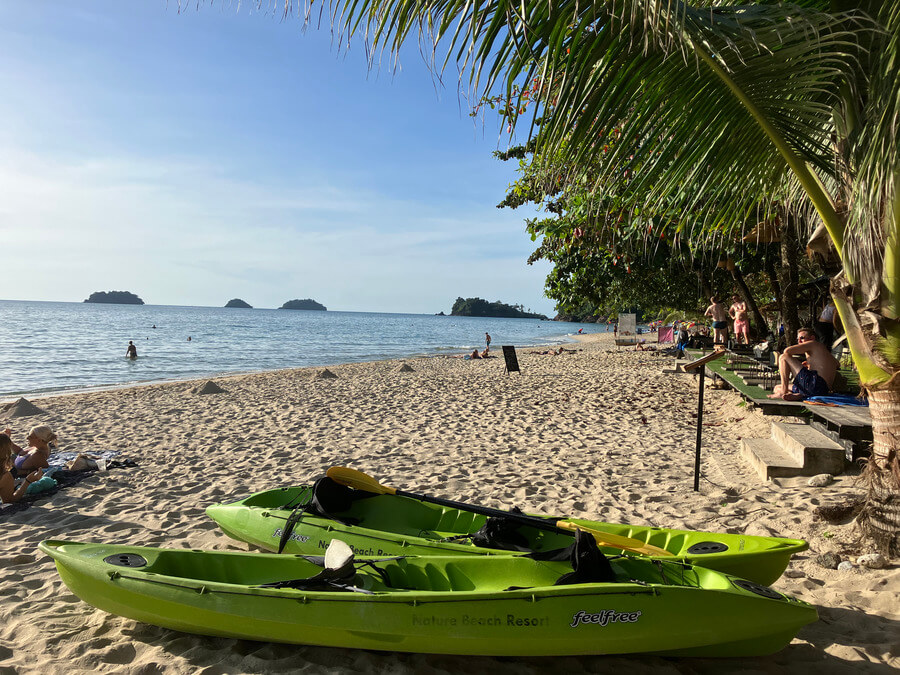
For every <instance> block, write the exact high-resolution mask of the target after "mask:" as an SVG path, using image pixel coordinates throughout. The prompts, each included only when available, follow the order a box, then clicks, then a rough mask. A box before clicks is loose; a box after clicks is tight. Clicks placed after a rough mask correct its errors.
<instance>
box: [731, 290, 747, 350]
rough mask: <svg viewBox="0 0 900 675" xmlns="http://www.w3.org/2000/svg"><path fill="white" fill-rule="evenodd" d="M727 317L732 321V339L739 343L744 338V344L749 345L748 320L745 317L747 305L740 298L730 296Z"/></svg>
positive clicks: (735, 295)
mask: <svg viewBox="0 0 900 675" xmlns="http://www.w3.org/2000/svg"><path fill="white" fill-rule="evenodd" d="M728 315H729V316H730V317H731V318H732V319H733V320H734V337H735V339H736V340H737V341H738V344H740V342H741V337H742V336H743V338H744V344H748V345H749V344H750V320H749V319H748V317H747V303H746V302H744V301H743V300H742V299H741V296H739V295H737V294H734V295H732V296H731V307H730V308H729V310H728Z"/></svg>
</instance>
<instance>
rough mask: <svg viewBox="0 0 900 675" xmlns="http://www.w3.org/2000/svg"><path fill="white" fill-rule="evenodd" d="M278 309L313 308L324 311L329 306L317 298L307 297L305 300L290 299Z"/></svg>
mask: <svg viewBox="0 0 900 675" xmlns="http://www.w3.org/2000/svg"><path fill="white" fill-rule="evenodd" d="M278 309H312V310H315V311H318V312H324V311H326V309H327V308H326V307H325V305H323V304H321V303H319V302H316V301H315V300H311V299H310V298H306V299H304V300H288V301H287V302H286V303H284V304H283V305H282V306H281V307H279V308H278Z"/></svg>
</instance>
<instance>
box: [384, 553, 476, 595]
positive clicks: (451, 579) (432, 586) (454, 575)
mask: <svg viewBox="0 0 900 675" xmlns="http://www.w3.org/2000/svg"><path fill="white" fill-rule="evenodd" d="M382 570H383V571H384V572H385V574H386V575H387V578H388V580H389V583H390V586H391V587H392V588H397V589H404V590H410V591H471V590H474V589H475V584H474V582H473V581H472V580H471V579H470V578H469V577H468V576H466V575H465V574H464V573H462V572H461V571H459V570H457V569H456V568H455V567H454V566H453V565H452V564H451V565H446V566H438V565H435V564H432V563H428V564H426V565H408V564H406V562H405V561H403V560H398V561H397V562H395V563H391V564H389V565H386V566H385V567H383V568H382Z"/></svg>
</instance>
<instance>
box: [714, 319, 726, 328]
mask: <svg viewBox="0 0 900 675" xmlns="http://www.w3.org/2000/svg"><path fill="white" fill-rule="evenodd" d="M713 328H715V329H716V330H722V329H723V328H726V329H727V328H728V322H727V321H713Z"/></svg>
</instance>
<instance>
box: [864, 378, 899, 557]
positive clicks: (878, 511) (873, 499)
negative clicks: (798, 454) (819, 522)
mask: <svg viewBox="0 0 900 675" xmlns="http://www.w3.org/2000/svg"><path fill="white" fill-rule="evenodd" d="M868 391H869V412H870V414H871V415H872V438H873V442H872V457H871V459H870V460H869V464H868V466H867V467H866V470H865V472H864V474H863V475H864V476H865V477H866V479H867V484H868V494H867V495H866V497H867V498H866V504H865V506H864V507H863V510H862V513H860V515H859V516H858V517H857V523H858V524H859V526H860V529H861V530H862V532H863V534H865V535H866V536H867V537H870V538H871V539H872V540H873V541H874V542H875V544H876V545H877V546H878V547H879V548H880V549H882V550H883V551H884V552H885V553H886V554H887V555H889V556H892V555H900V492H898V486H900V377H894V378H893V379H892V380H891V381H890V382H889V383H888V384H887V386H884V387H878V388H870V389H869V390H868Z"/></svg>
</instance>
